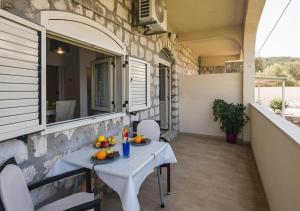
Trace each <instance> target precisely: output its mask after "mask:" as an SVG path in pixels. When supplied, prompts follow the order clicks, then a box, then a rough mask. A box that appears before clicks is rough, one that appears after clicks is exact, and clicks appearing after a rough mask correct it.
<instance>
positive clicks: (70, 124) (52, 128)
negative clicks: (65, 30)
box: [41, 32, 126, 135]
mask: <svg viewBox="0 0 300 211" xmlns="http://www.w3.org/2000/svg"><path fill="white" fill-rule="evenodd" d="M46 38H51V39H56V40H59V41H62V42H67V43H69V44H72V45H75V46H77V47H80V48H85V49H88V50H91V51H95V52H99V53H104V54H105V55H108V56H109V57H108V58H103V59H97V60H94V61H92V64H93V63H94V62H96V61H100V60H105V59H110V60H111V61H113V62H114V64H115V65H114V66H115V67H114V68H111V69H110V70H111V73H110V74H112V75H111V80H112V83H111V90H110V92H111V93H110V94H111V96H112V99H113V101H116V99H115V98H116V96H117V94H116V77H115V75H116V74H115V72H116V71H117V70H118V69H120V70H122V71H123V67H122V60H123V58H125V56H118V55H114V54H111V53H107V52H105V51H103V50H100V49H98V48H93V47H90V46H88V45H85V44H84V43H80V42H79V41H76V40H72V39H70V38H65V37H62V36H59V35H57V34H55V35H54V34H53V33H51V32H47V34H46ZM46 38H45V40H46ZM46 57H47V52H45V63H47V61H46ZM118 60H119V61H118ZM118 64H119V65H118ZM118 67H119V68H118ZM45 69H46V68H45ZM93 71H94V69H93V67H92V72H91V73H92V74H93ZM123 72H124V71H123ZM45 73H46V72H45ZM45 79H46V78H45ZM124 80H125V78H124V76H123V74H122V78H121V83H122V90H124V89H126V84H125V83H124ZM91 81H92V84H93V83H94V82H93V79H92V77H91ZM44 84H45V86H47V84H46V81H45V83H44ZM92 88H93V85H92ZM91 91H92V95H91V96H92V103H91V105H92V104H93V95H94V93H93V92H94V91H93V89H92V90H91ZM120 94H121V95H122V97H121V98H122V99H123V98H124V94H123V91H122V92H121V93H120ZM45 101H47V99H46V93H45ZM122 102H123V101H122ZM92 107H93V106H92ZM46 109H47V108H46ZM43 116H45V118H47V112H45V114H44V115H43ZM124 116H126V110H125V109H122V111H121V112H114V111H110V112H108V113H104V114H95V115H91V116H87V117H79V118H75V119H71V120H66V121H61V122H54V123H49V124H47V123H46V124H45V130H44V131H42V132H41V134H42V135H47V134H51V133H55V132H60V131H64V130H68V129H72V128H77V127H81V126H85V125H89V124H93V123H97V122H101V121H105V120H109V119H114V118H119V117H124Z"/></svg>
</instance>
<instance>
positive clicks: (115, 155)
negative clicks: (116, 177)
mask: <svg viewBox="0 0 300 211" xmlns="http://www.w3.org/2000/svg"><path fill="white" fill-rule="evenodd" d="M101 151H106V150H100V151H98V152H96V153H95V154H93V155H92V157H91V159H92V161H93V162H94V163H95V164H107V163H112V162H114V161H116V160H117V159H119V158H120V153H119V151H111V152H110V153H109V154H108V153H107V152H106V153H103V154H106V155H105V156H103V157H99V158H101V159H99V158H98V156H97V153H99V152H101Z"/></svg>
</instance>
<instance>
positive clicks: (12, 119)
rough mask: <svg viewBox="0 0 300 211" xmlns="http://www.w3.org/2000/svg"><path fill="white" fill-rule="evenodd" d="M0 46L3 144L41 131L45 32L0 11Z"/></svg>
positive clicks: (21, 19)
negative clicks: (4, 141)
mask: <svg viewBox="0 0 300 211" xmlns="http://www.w3.org/2000/svg"><path fill="white" fill-rule="evenodd" d="M0 46H1V48H0V141H3V140H7V139H11V138H16V137H18V136H22V135H26V134H29V133H33V132H37V131H40V130H43V129H44V128H45V117H43V115H42V114H43V113H44V110H45V106H44V105H45V96H44V94H43V93H42V92H44V91H45V90H44V86H43V85H44V81H45V78H44V77H45V76H44V73H43V72H44V67H45V66H44V63H45V55H44V52H45V50H44V47H45V30H44V28H43V27H41V26H39V25H37V24H34V23H32V22H30V21H27V20H25V19H23V18H20V17H18V16H15V15H13V14H11V13H8V12H6V11H4V10H0ZM42 102H44V103H42Z"/></svg>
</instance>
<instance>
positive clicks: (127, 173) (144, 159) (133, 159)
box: [48, 141, 177, 211]
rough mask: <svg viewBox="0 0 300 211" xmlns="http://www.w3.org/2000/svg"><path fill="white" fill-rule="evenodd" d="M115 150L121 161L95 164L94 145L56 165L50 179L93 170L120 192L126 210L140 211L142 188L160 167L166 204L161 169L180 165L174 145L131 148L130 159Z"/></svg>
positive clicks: (119, 146)
mask: <svg viewBox="0 0 300 211" xmlns="http://www.w3.org/2000/svg"><path fill="white" fill-rule="evenodd" d="M113 149H114V150H118V151H119V152H120V154H121V157H120V159H118V160H116V161H115V162H113V163H109V164H104V165H95V164H94V163H93V161H92V160H91V155H92V154H93V153H95V152H96V151H98V149H95V148H94V147H93V146H88V147H85V148H83V149H80V150H78V151H75V152H72V153H70V154H67V155H65V156H64V157H63V158H62V159H61V160H60V161H59V162H57V163H56V164H55V165H54V167H53V169H52V171H51V172H50V175H49V174H48V176H53V175H56V174H59V173H62V171H66V170H67V171H70V170H74V169H76V168H80V167H85V168H88V169H93V170H95V172H96V174H97V176H98V177H99V178H100V179H101V180H102V181H104V182H105V183H106V184H107V185H108V186H109V187H111V188H112V189H113V190H114V191H116V192H117V193H118V195H119V196H120V199H121V203H122V207H123V210H124V211H139V210H140V205H139V202H138V198H137V195H138V193H139V189H140V187H141V185H142V183H143V182H144V180H145V179H146V177H147V176H148V175H149V174H151V173H152V172H153V171H154V168H157V176H158V182H159V188H160V197H161V201H162V204H163V203H164V202H163V194H162V187H161V177H160V172H159V168H158V167H159V166H160V165H162V164H164V163H176V162H177V160H176V157H175V155H174V153H173V150H172V148H171V146H170V145H169V144H168V143H164V142H154V141H152V142H151V143H150V144H149V145H146V146H137V147H135V146H131V147H130V157H129V158H127V159H125V158H123V157H122V145H121V144H117V145H116V146H114V147H113Z"/></svg>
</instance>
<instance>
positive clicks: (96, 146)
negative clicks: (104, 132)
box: [94, 143, 115, 149]
mask: <svg viewBox="0 0 300 211" xmlns="http://www.w3.org/2000/svg"><path fill="white" fill-rule="evenodd" d="M113 146H115V144H108V145H107V146H102V145H97V143H94V147H95V148H97V149H105V148H108V147H113Z"/></svg>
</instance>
